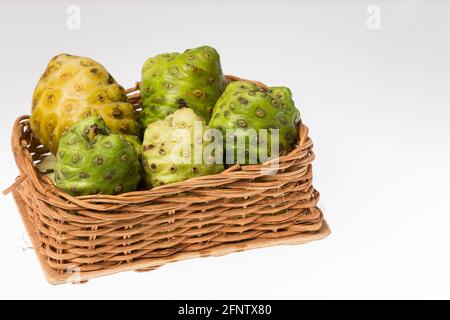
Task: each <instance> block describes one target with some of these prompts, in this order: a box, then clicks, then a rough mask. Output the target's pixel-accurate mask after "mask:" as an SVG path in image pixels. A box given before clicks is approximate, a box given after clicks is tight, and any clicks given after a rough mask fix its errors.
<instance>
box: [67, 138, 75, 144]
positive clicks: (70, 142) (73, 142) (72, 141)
mask: <svg viewBox="0 0 450 320" xmlns="http://www.w3.org/2000/svg"><path fill="white" fill-rule="evenodd" d="M75 142H76V141H75V139H74V138H70V139H69V141H67V143H68V144H75Z"/></svg>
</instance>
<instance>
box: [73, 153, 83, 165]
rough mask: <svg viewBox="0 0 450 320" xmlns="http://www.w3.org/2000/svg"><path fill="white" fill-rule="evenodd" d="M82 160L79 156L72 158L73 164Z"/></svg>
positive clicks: (75, 155)
mask: <svg viewBox="0 0 450 320" xmlns="http://www.w3.org/2000/svg"><path fill="white" fill-rule="evenodd" d="M80 159H81V157H80V156H79V155H77V154H74V155H73V156H72V162H73V163H77V162H78V161H80Z"/></svg>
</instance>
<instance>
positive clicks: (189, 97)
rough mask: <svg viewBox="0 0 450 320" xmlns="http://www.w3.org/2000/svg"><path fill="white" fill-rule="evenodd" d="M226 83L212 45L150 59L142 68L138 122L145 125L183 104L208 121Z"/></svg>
mask: <svg viewBox="0 0 450 320" xmlns="http://www.w3.org/2000/svg"><path fill="white" fill-rule="evenodd" d="M225 85H226V81H225V78H224V76H223V74H222V68H221V66H220V57H219V54H218V53H217V51H216V50H215V49H214V48H211V47H208V46H203V47H199V48H196V49H188V50H186V51H185V52H184V53H182V54H180V53H166V54H160V55H157V56H155V57H153V58H150V59H148V60H147V61H146V62H145V63H144V66H143V67H142V87H141V97H142V104H143V112H142V116H141V123H142V125H143V127H144V128H146V127H147V126H148V125H149V124H150V123H152V122H154V121H156V120H162V119H164V118H165V117H166V116H168V115H169V114H170V113H173V112H175V111H176V110H178V109H179V108H183V107H189V108H192V109H193V110H194V111H195V112H196V113H197V114H198V115H200V116H201V117H202V118H203V119H204V120H205V121H209V119H210V118H211V112H212V109H213V107H214V105H215V103H216V101H217V99H219V97H220V95H221V94H222V92H223V90H224V88H225Z"/></svg>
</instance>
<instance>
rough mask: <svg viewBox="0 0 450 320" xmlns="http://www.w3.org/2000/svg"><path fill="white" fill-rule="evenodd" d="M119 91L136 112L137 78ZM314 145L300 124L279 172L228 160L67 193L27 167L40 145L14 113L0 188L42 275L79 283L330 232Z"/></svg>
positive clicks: (39, 154)
mask: <svg viewBox="0 0 450 320" xmlns="http://www.w3.org/2000/svg"><path fill="white" fill-rule="evenodd" d="M228 79H229V80H236V79H238V78H236V77H231V76H229V77H228ZM258 84H259V85H261V86H263V85H262V84H260V83H258ZM127 93H128V96H129V100H130V102H132V103H133V104H134V105H135V107H136V108H137V109H139V108H140V107H141V106H140V95H139V84H137V85H136V87H135V88H132V89H130V90H128V91H127ZM312 147H313V144H312V142H311V139H310V138H309V137H308V129H307V127H306V126H304V125H300V127H299V139H298V143H297V147H296V148H295V149H294V150H293V151H292V152H291V153H290V154H288V155H286V156H283V157H280V158H279V166H278V168H279V169H278V171H277V172H273V166H271V164H270V163H267V164H264V165H248V166H242V167H241V166H239V165H234V166H233V167H230V168H228V169H227V170H226V171H224V172H222V173H220V174H217V175H211V176H203V177H198V178H194V179H191V180H188V181H185V182H181V183H175V184H169V185H164V186H160V187H157V188H153V189H150V190H144V191H135V192H130V193H126V194H121V195H117V196H110V195H92V196H82V197H72V196H70V195H69V194H67V193H64V192H62V191H61V190H58V189H57V188H56V187H54V186H53V184H52V182H51V181H50V180H49V178H48V177H46V176H45V175H42V174H40V173H39V172H38V171H37V170H36V169H35V164H36V163H37V162H39V161H40V160H42V158H43V157H44V156H45V155H46V154H47V153H48V151H47V150H46V149H45V148H44V147H43V146H41V145H40V144H39V142H37V140H36V139H34V137H33V134H32V132H31V130H30V123H29V116H22V117H19V118H18V119H17V120H16V122H15V124H14V129H13V134H12V149H13V153H14V157H15V160H16V163H17V166H18V168H19V170H20V176H19V177H18V178H17V180H16V182H15V183H14V184H13V185H12V186H11V187H10V188H9V189H8V190H6V192H9V191H12V192H13V195H14V199H15V200H16V203H17V205H18V208H19V211H20V213H21V215H22V218H23V221H24V224H25V226H26V228H27V232H28V234H29V236H30V239H31V241H32V243H33V246H34V248H35V251H36V254H37V256H38V258H39V260H40V263H41V265H42V268H43V270H44V272H45V275H46V277H47V280H48V281H49V282H50V283H52V284H60V283H65V282H73V283H83V282H86V281H87V280H89V279H92V278H95V277H99V276H103V275H108V274H112V273H116V272H121V271H127V270H136V271H148V270H152V269H155V268H157V267H159V266H161V265H164V264H166V263H169V262H174V261H178V260H182V259H188V258H195V257H206V256H220V255H224V254H228V253H232V252H238V251H242V250H247V249H253V248H259V247H265V246H272V245H280V244H299V243H304V242H308V241H312V240H317V239H321V238H324V237H326V236H327V235H328V234H329V233H330V231H329V228H328V226H327V224H326V222H325V221H324V219H323V215H322V212H321V210H320V209H319V208H318V207H317V203H318V201H319V193H318V192H317V191H316V190H315V189H314V187H313V185H312V166H311V163H312V161H313V160H314V153H313V151H312Z"/></svg>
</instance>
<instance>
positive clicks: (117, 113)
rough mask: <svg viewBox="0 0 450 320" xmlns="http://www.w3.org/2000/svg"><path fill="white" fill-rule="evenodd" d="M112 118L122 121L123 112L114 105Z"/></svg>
mask: <svg viewBox="0 0 450 320" xmlns="http://www.w3.org/2000/svg"><path fill="white" fill-rule="evenodd" d="M112 116H113V117H114V118H119V119H122V118H123V111H122V110H120V108H119V106H118V105H116V106H115V107H114V109H113V111H112Z"/></svg>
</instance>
